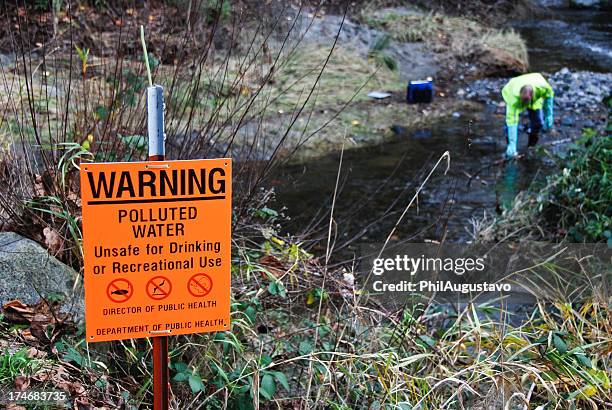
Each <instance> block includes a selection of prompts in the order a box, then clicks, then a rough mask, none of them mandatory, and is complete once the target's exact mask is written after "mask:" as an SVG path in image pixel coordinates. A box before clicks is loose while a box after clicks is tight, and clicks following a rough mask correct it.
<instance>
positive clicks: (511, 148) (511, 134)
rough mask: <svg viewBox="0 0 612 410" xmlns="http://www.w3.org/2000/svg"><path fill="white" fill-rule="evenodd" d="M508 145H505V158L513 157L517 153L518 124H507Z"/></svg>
mask: <svg viewBox="0 0 612 410" xmlns="http://www.w3.org/2000/svg"><path fill="white" fill-rule="evenodd" d="M507 128H508V146H507V147H506V158H514V157H516V156H517V155H518V152H517V150H516V148H517V145H518V125H508V127H507Z"/></svg>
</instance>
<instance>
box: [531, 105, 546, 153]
mask: <svg viewBox="0 0 612 410" xmlns="http://www.w3.org/2000/svg"><path fill="white" fill-rule="evenodd" d="M527 114H529V128H527V134H528V135H529V143H528V145H529V146H530V147H533V146H534V145H536V144H537V143H538V136H539V135H540V130H541V129H542V127H543V126H544V114H543V113H542V110H541V109H539V110H530V109H528V110H527Z"/></svg>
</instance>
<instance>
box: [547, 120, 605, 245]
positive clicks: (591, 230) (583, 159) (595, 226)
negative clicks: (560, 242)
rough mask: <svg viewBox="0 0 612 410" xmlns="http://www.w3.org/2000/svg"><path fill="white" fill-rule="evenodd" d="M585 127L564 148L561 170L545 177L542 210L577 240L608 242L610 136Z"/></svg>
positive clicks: (550, 220)
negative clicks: (546, 186) (545, 195)
mask: <svg viewBox="0 0 612 410" xmlns="http://www.w3.org/2000/svg"><path fill="white" fill-rule="evenodd" d="M593 134H594V133H593V132H590V131H588V130H587V131H586V132H585V135H584V137H583V138H582V139H581V140H579V141H578V143H577V144H576V145H575V146H574V147H573V148H572V149H570V150H569V151H568V153H567V154H566V157H565V161H566V162H565V166H564V168H563V170H562V172H560V173H558V174H556V175H554V176H552V177H550V178H549V196H548V199H547V202H546V203H545V204H544V206H543V208H542V212H543V214H544V216H545V218H546V220H547V221H549V223H555V224H557V225H558V226H559V227H560V228H562V229H563V230H565V231H567V233H568V234H569V236H570V238H571V239H573V240H575V241H577V242H601V241H604V240H608V242H610V243H612V239H611V234H610V229H611V228H610V222H611V219H612V217H611V215H612V179H611V175H610V172H611V170H612V139H611V138H609V136H601V137H598V136H595V135H593Z"/></svg>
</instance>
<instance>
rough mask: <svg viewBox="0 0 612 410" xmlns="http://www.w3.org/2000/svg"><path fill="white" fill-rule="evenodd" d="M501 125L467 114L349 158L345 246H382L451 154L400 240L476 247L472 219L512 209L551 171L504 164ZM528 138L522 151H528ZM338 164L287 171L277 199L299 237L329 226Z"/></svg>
mask: <svg viewBox="0 0 612 410" xmlns="http://www.w3.org/2000/svg"><path fill="white" fill-rule="evenodd" d="M502 121H503V117H502V116H501V115H500V114H496V113H494V112H493V111H492V110H490V109H486V110H484V111H483V112H482V113H478V114H470V113H464V114H463V115H462V116H461V117H460V119H456V118H453V119H449V120H446V121H441V122H439V123H438V124H436V126H435V127H432V128H429V129H426V130H420V131H417V132H410V133H408V134H407V135H398V136H396V137H395V138H393V139H392V140H390V141H388V142H386V143H384V144H381V145H378V146H374V147H367V148H360V149H353V150H348V151H346V152H345V153H344V159H343V166H342V172H341V179H340V182H341V190H340V193H339V194H338V197H337V199H336V208H335V211H334V217H335V221H336V222H337V228H338V234H339V236H340V239H339V240H340V241H341V240H343V239H349V238H353V237H356V238H357V239H356V242H357V243H364V242H380V241H383V240H384V239H385V238H386V236H387V235H388V234H389V232H390V231H391V229H392V228H393V226H394V225H395V223H396V221H397V219H398V217H399V215H400V214H401V212H402V211H403V209H404V207H405V206H406V205H407V204H408V203H409V202H410V200H411V198H412V197H413V196H414V195H415V192H416V190H417V188H418V186H419V185H420V184H421V183H422V181H423V180H424V178H425V177H426V175H427V174H428V173H429V172H430V171H431V169H432V167H433V166H434V164H435V163H436V161H437V160H438V159H439V158H440V156H441V155H442V154H443V153H444V152H445V151H449V152H450V155H451V163H450V168H449V170H448V172H447V173H446V174H444V169H445V164H441V166H440V167H439V168H438V169H437V170H436V171H435V172H434V174H433V176H432V178H431V179H430V180H429V182H428V183H427V184H426V185H425V187H424V188H423V190H422V192H421V194H420V195H419V196H418V201H416V203H415V204H414V206H413V207H412V208H411V209H410V210H409V211H408V213H407V214H406V217H405V219H404V220H403V221H402V223H401V224H400V225H399V226H398V227H397V230H396V233H395V235H396V237H397V238H398V239H408V238H411V239H414V240H423V239H432V240H442V239H446V240H454V241H457V240H467V239H470V237H469V234H468V231H469V228H470V219H471V218H477V217H482V216H483V213H484V212H485V211H486V212H488V213H494V212H495V210H496V209H499V208H500V207H502V206H504V205H506V206H507V205H508V204H509V203H510V202H511V200H512V198H514V196H515V195H516V193H517V192H519V191H520V190H521V189H524V188H525V187H527V186H528V185H529V184H531V183H532V182H533V180H534V177H535V176H536V175H541V174H540V173H538V170H539V169H540V168H542V167H545V166H546V164H544V163H542V161H541V160H540V159H530V160H520V161H518V162H516V161H512V162H510V163H506V162H504V161H503V160H502V156H503V152H504V149H505V145H504V144H505V139H504V137H503V136H502V135H501V131H500V130H503V127H501V126H500V125H499V124H500V123H501V122H502ZM523 137H524V135H522V136H521V138H520V141H519V146H520V149H521V150H523V151H525V150H526V137H525V138H523ZM338 163H339V154H333V155H328V156H325V157H323V158H321V159H318V160H316V161H312V162H309V163H306V164H301V165H294V166H289V167H286V168H284V169H281V170H280V173H281V175H280V177H279V179H278V183H277V185H276V192H277V199H278V202H279V203H280V204H283V205H285V206H287V207H288V213H289V215H290V216H291V217H292V223H291V225H290V226H289V227H288V228H289V229H290V230H291V231H293V232H294V233H299V232H301V231H303V230H304V229H305V228H307V227H309V226H310V222H311V221H312V220H313V219H319V220H321V221H322V226H325V224H326V223H327V222H328V218H329V217H328V214H326V212H328V211H329V208H330V204H331V198H332V195H333V191H334V185H335V180H336V174H337V172H338ZM281 181H282V182H281ZM500 202H502V203H500ZM322 203H323V205H322ZM325 215H327V216H325ZM385 215H386V217H384V218H383V216H385ZM380 218H382V219H380ZM321 232H326V231H325V230H324V229H322V230H321Z"/></svg>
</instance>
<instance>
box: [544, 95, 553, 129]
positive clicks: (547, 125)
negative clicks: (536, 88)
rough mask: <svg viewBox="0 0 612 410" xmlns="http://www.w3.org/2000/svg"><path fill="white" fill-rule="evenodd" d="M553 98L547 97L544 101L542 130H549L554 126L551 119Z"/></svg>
mask: <svg viewBox="0 0 612 410" xmlns="http://www.w3.org/2000/svg"><path fill="white" fill-rule="evenodd" d="M553 105H554V100H553V97H548V98H546V99H545V100H544V127H543V128H544V129H545V130H551V129H552V127H553V124H554V117H553Z"/></svg>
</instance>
